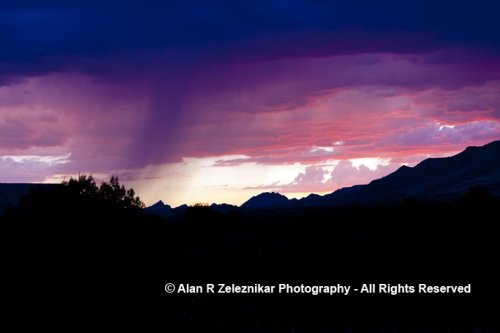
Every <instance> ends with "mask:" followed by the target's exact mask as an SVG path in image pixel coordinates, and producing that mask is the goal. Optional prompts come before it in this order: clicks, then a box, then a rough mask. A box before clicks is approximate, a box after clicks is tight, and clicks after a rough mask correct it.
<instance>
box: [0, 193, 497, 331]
mask: <svg viewBox="0 0 500 333" xmlns="http://www.w3.org/2000/svg"><path fill="white" fill-rule="evenodd" d="M71 200H72V199H71V198H68V197H64V196H60V197H56V198H54V197H53V196H51V195H46V194H38V195H35V196H33V197H32V198H31V199H30V200H28V201H25V202H24V204H23V205H22V206H21V208H20V209H18V210H10V211H9V212H7V214H6V216H5V217H4V218H3V219H2V221H1V244H2V245H1V246H2V248H1V256H2V258H1V259H2V261H1V262H2V270H1V271H2V275H3V278H4V281H5V282H3V285H2V294H3V295H2V302H3V303H4V305H5V307H4V309H6V310H2V311H3V312H4V313H3V314H4V317H5V318H8V319H9V320H12V321H14V322H16V325H18V326H19V325H23V324H24V323H37V324H38V325H45V324H50V325H53V324H60V323H62V322H70V323H71V325H74V327H79V326H80V325H83V324H89V323H90V324H91V323H96V322H97V320H99V319H104V320H105V321H106V322H108V323H112V324H113V325H120V326H121V325H128V324H129V323H138V324H141V325H146V324H148V325H149V324H156V325H159V327H160V328H165V329H167V331H172V332H175V331H190V330H195V331H203V332H212V331H213V332H223V331H228V332H329V331H338V332H365V331H366V332H441V331H443V332H497V331H498V330H499V329H500V324H499V316H498V313H499V312H498V310H499V306H498V302H499V298H498V296H499V288H500V286H499V283H500V279H499V278H500V274H499V273H498V262H499V260H498V259H499V253H500V252H499V250H500V242H499V236H500V234H499V230H500V228H499V221H500V219H499V216H500V205H499V202H498V201H497V200H495V199H492V198H491V197H489V196H488V195H487V193H486V194H485V193H482V192H481V191H479V192H474V193H472V195H471V194H469V195H467V196H466V197H465V198H463V199H461V200H458V201H455V202H452V203H441V204H421V203H417V202H414V201H406V202H404V203H400V204H395V205H387V206H379V207H357V206H350V207H341V208H314V209H300V210H298V209H295V210H282V211H276V210H274V211H273V210H268V211H259V212H241V211H235V212H232V213H228V214H221V213H216V212H214V211H211V210H210V208H208V207H191V208H189V209H188V211H187V212H186V215H185V217H184V218H180V219H178V220H175V221H166V220H162V219H160V218H158V217H155V216H147V215H144V214H143V213H142V212H141V211H140V210H126V209H118V208H116V207H109V206H106V205H99V204H95V203H92V202H90V201H85V200H83V201H78V202H74V201H71ZM166 283H173V284H175V285H176V286H178V285H179V284H180V283H183V284H188V283H189V284H191V285H205V284H206V283H214V284H218V283H226V284H231V283H235V284H239V285H253V284H256V283H260V284H263V285H277V284H279V283H289V284H296V285H300V284H305V285H336V284H339V283H340V284H347V285H351V286H352V288H359V287H360V286H361V284H362V283H390V284H392V285H397V284H398V283H399V284H402V285H405V284H408V285H415V286H416V285H418V284H419V283H426V284H429V285H466V284H469V283H470V284H471V285H472V293H471V294H456V295H449V294H448V295H439V294H438V295H432V294H431V295H423V294H416V293H415V294H399V295H390V294H386V295H380V294H359V293H351V294H349V295H347V296H344V295H332V296H330V295H318V296H313V295H311V294H271V295H266V294H238V295H236V294H206V293H201V294H178V293H175V292H174V293H172V294H168V293H166V292H165V291H164V287H165V284H166ZM68 328H71V326H68Z"/></svg>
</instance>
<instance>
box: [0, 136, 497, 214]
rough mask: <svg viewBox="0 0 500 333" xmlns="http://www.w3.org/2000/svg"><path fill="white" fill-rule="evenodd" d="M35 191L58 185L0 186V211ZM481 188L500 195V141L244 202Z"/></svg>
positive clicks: (425, 197) (430, 196)
mask: <svg viewBox="0 0 500 333" xmlns="http://www.w3.org/2000/svg"><path fill="white" fill-rule="evenodd" d="M37 186H57V185H53V184H0V212H3V211H4V209H5V208H6V207H7V206H9V205H13V206H15V205H17V204H18V202H19V199H20V197H21V196H23V195H25V194H27V193H28V192H29V190H30V189H31V188H34V187H37ZM475 186H480V187H483V188H485V189H487V190H488V191H489V192H490V193H491V194H492V195H494V196H500V141H494V142H491V143H489V144H486V145H484V146H481V147H468V148H467V149H465V150H464V151H463V152H461V153H459V154H457V155H454V156H451V157H444V158H429V159H426V160H424V161H422V162H420V163H419V164H417V165H416V166H415V167H407V166H402V167H400V168H399V169H398V170H397V171H395V172H393V173H391V174H390V175H388V176H386V177H383V178H380V179H376V180H373V181H372V182H370V183H369V184H366V185H355V186H352V187H346V188H342V189H340V190H337V191H335V192H333V193H330V194H327V195H324V196H320V195H318V194H310V195H309V196H307V197H305V198H302V199H300V200H297V199H288V198H287V197H286V196H284V195H282V194H279V193H274V192H271V193H269V192H266V193H261V194H259V195H256V196H254V197H252V198H250V199H249V200H248V201H246V202H245V203H243V204H242V205H241V206H240V208H241V209H245V210H249V209H250V210H252V209H268V208H288V207H316V206H340V205H349V204H379V203H388V202H398V201H402V200H405V199H408V198H415V199H418V200H420V201H446V200H453V199H456V198H458V197H460V196H462V195H463V194H464V193H466V192H467V190H468V189H469V188H471V187H475ZM210 208H211V209H212V210H214V211H218V212H222V213H227V212H230V211H233V210H236V209H238V207H237V206H233V205H229V204H212V205H211V206H210ZM186 210H187V205H181V206H179V207H176V208H172V207H171V206H169V205H166V204H164V203H163V202H162V201H161V200H160V201H158V202H157V203H156V204H154V205H152V206H150V207H148V208H146V211H147V212H148V213H152V214H156V215H160V216H163V217H166V218H171V217H175V216H179V215H183V214H184V213H185V212H186Z"/></svg>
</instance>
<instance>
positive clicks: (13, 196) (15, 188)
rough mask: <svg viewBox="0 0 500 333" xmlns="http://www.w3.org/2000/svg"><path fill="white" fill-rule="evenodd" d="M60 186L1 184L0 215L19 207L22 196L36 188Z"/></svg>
mask: <svg viewBox="0 0 500 333" xmlns="http://www.w3.org/2000/svg"><path fill="white" fill-rule="evenodd" d="M54 186H59V184H27V183H18V184H15V183H0V215H2V214H3V212H4V210H5V209H6V208H7V207H9V206H13V207H15V206H17V205H18V204H19V200H20V199H21V197H22V196H24V195H26V194H28V193H29V191H30V190H31V189H34V188H40V187H42V188H50V187H54Z"/></svg>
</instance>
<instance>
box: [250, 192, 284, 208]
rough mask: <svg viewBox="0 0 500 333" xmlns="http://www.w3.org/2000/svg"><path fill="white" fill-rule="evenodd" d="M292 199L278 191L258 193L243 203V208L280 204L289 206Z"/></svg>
mask: <svg viewBox="0 0 500 333" xmlns="http://www.w3.org/2000/svg"><path fill="white" fill-rule="evenodd" d="M289 204H290V200H288V198H287V197H285V196H284V195H282V194H279V193H276V192H265V193H261V194H259V195H256V196H254V197H252V198H250V199H249V200H247V201H246V202H245V203H243V204H242V205H241V208H246V209H260V208H272V207H280V206H288V205H289Z"/></svg>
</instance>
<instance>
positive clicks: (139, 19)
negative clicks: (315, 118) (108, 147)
mask: <svg viewBox="0 0 500 333" xmlns="http://www.w3.org/2000/svg"><path fill="white" fill-rule="evenodd" d="M499 9H500V4H499V3H498V2H495V1H459V2H457V1H438V2H436V1H382V2H374V1H366V0H364V1H360V0H358V1H355V0H351V1H342V2H340V1H291V0H287V1H285V0H272V1H140V2H139V1H20V2H18V1H16V2H12V3H9V4H5V3H3V4H2V5H0V31H1V33H0V44H1V45H2V51H1V53H0V70H1V73H2V76H4V80H5V77H6V76H8V75H14V76H19V75H21V76H22V75H32V74H45V73H51V72H55V71H61V70H68V69H76V70H81V71H89V72H92V71H96V72H106V71H110V72H111V73H116V69H115V70H113V68H112V67H113V66H112V64H113V63H114V64H115V65H116V66H120V67H121V68H123V66H124V64H123V63H118V64H117V63H116V62H114V61H112V59H113V58H114V57H117V56H123V55H127V56H126V57H125V58H127V59H128V61H127V64H126V66H128V67H132V68H134V66H135V67H137V68H140V67H141V66H144V65H145V62H147V60H148V54H149V55H150V54H151V53H155V52H158V51H162V52H165V54H164V55H166V56H168V55H170V56H172V57H173V58H175V60H176V61H177V62H180V63H187V64H189V63H195V62H198V61H200V59H202V61H206V62H221V61H222V62H224V61H252V60H266V59H272V58H277V57H278V58H279V57H290V56H314V55H321V56H325V55H332V54H346V53H347V54H349V53H359V52H418V51H428V50H430V49H436V48H440V47H445V46H454V45H455V46H456V45H462V44H464V45H471V46H474V47H485V48H486V47H488V48H491V47H493V48H496V47H498V45H499V43H500V40H499V39H500V25H499V24H498V23H497V22H498V20H497V17H496V13H498V12H499ZM410 36H412V37H410ZM106 60H107V61H106ZM102 61H105V62H106V65H103V64H102ZM146 65H147V64H146Z"/></svg>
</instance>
